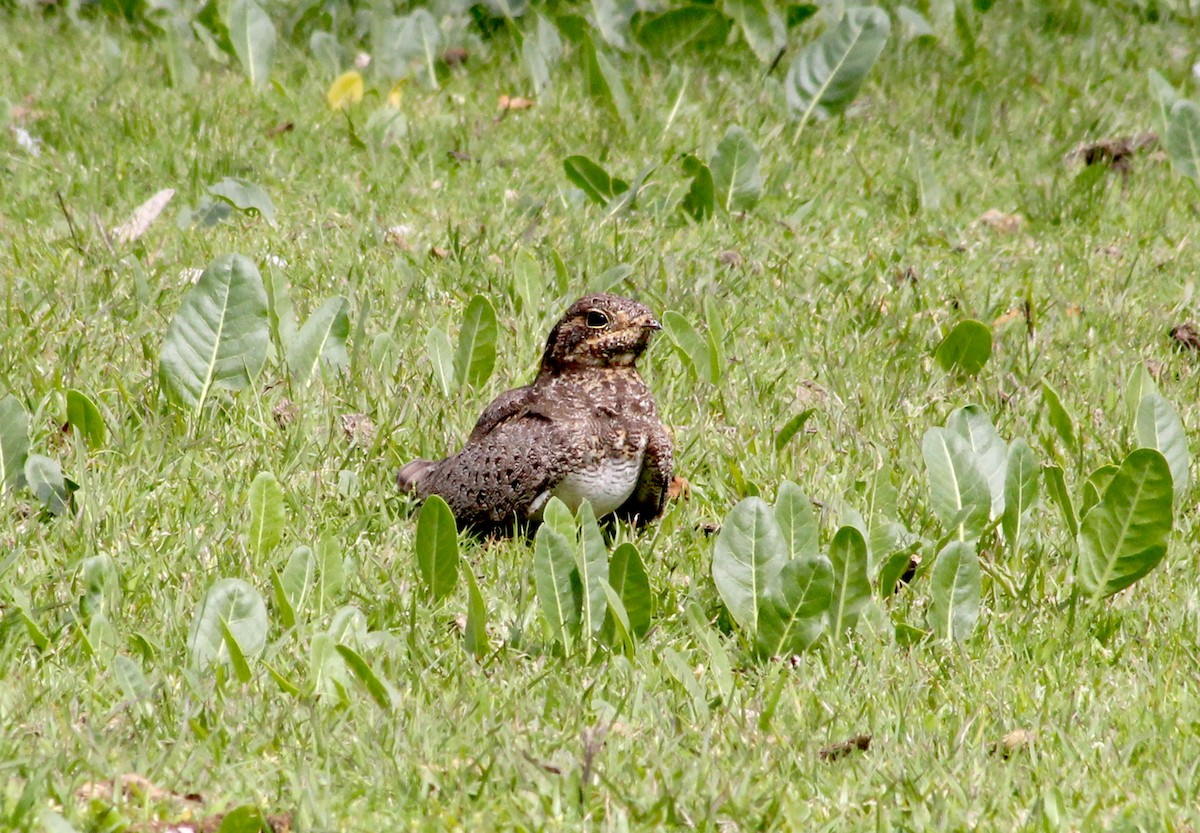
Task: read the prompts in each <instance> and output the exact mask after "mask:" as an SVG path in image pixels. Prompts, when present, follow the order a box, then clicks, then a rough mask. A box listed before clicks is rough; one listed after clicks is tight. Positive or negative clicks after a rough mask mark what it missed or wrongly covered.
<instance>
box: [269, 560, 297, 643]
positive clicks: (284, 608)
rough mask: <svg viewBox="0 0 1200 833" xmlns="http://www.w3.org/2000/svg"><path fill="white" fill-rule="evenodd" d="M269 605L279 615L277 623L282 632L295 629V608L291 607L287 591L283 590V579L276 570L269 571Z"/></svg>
mask: <svg viewBox="0 0 1200 833" xmlns="http://www.w3.org/2000/svg"><path fill="white" fill-rule="evenodd" d="M271 604H272V606H273V607H274V608H275V612H276V613H277V614H278V615H279V623H280V624H281V625H283V628H284V630H290V629H291V628H294V627H296V608H295V607H293V606H292V602H291V599H289V598H288V594H287V591H286V590H284V589H283V579H282V578H280V576H279V573H278V572H277V571H276V570H271Z"/></svg>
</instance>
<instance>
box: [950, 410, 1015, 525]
mask: <svg viewBox="0 0 1200 833" xmlns="http://www.w3.org/2000/svg"><path fill="white" fill-rule="evenodd" d="M946 427H947V428H948V429H950V430H951V431H953V432H954V433H956V434H958V435H959V436H960V437H962V438H963V439H964V440H966V441H967V444H968V445H970V446H971V450H972V451H974V452H975V463H976V466H977V467H978V468H979V471H980V473H981V474H982V475H983V476H984V479H985V480H986V481H987V484H988V491H989V492H990V493H991V496H992V515H991V516H992V517H993V518H998V517H1000V516H1001V515H1003V514H1004V482H1005V475H1006V472H1007V470H1008V445H1007V444H1006V443H1005V442H1004V440H1002V439H1000V435H999V434H997V433H996V428H995V426H993V425H992V420H991V418H989V417H988V415H987V412H986V411H985V410H983V408H981V407H979V406H978V405H967V406H966V407H965V408H957V409H955V410H954V411H951V412H950V416H948V417H947V418H946Z"/></svg>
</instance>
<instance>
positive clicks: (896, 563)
mask: <svg viewBox="0 0 1200 833" xmlns="http://www.w3.org/2000/svg"><path fill="white" fill-rule="evenodd" d="M912 560H913V553H912V548H909V549H907V550H897V551H896V552H893V553H892V554H891V555H889V556H887V558H885V559H884V560H883V562H882V563H881V564H880V565H879V585H878V586H879V596H880V598H883V599H886V598H887V597H888V596H890V595H892V594H893V593H895V592H896V588H897V587H898V586H899V585H900V579H902V578H904V574H905V573H906V572H908V569H909V567H911V566H912Z"/></svg>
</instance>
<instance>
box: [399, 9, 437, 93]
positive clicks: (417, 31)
mask: <svg viewBox="0 0 1200 833" xmlns="http://www.w3.org/2000/svg"><path fill="white" fill-rule="evenodd" d="M403 31H404V35H403V37H404V38H405V39H406V40H407V41H409V43H410V45H409V46H407V47H406V51H407V52H408V53H410V54H414V55H416V56H418V57H419V58H420V59H421V63H422V68H423V69H424V71H425V82H426V83H427V84H428V85H429V87H430V89H434V90H436V89H438V80H437V61H438V55H439V54H441V49H440V46H441V42H442V30H441V28H440V27H439V26H438V22H437V19H436V18H435V17H434V16H433V15H432V14H431V13H430V12H429V10H428V9H422V8H418V9H415V10H414V11H413V12H412V13H411V14H410V15H408V17H407V18H406V20H405V26H404V29H403Z"/></svg>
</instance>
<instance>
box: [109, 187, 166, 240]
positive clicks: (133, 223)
mask: <svg viewBox="0 0 1200 833" xmlns="http://www.w3.org/2000/svg"><path fill="white" fill-rule="evenodd" d="M173 196H175V189H174V188H164V189H162V190H161V191H159V192H158V193H157V194H155V195H154V196H153V197H151V198H150V199H148V200H146V201H145V202H144V203H142V204H141V205H139V206H138V207H137V208H136V209H135V210H134V212H133V215H132V216H131V217H130V218H129V222H128V223H125V224H124V225H120V226H117V227H116V228H115V229H113V236H114V237H115V238H116V240H117V242H118V243H132V242H133V241H134V240H137V239H138V238H139V237H141V236H142V235H143V234H145V233H146V231H147V229H149V228H150V224H151V223H153V222H154V221H155V220H157V219H158V215H159V214H162V211H163V209H164V208H166V207H167V203H169V202H170V201H171V197H173Z"/></svg>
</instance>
